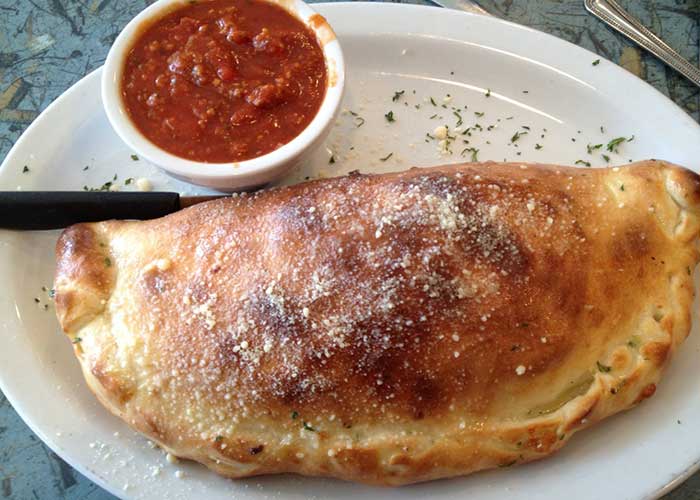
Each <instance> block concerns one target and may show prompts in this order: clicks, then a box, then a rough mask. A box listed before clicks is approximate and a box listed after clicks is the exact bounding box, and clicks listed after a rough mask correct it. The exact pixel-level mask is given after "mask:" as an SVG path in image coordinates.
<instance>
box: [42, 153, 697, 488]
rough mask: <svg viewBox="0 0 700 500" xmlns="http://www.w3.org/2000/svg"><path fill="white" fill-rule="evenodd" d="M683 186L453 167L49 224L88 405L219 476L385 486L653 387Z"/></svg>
mask: <svg viewBox="0 0 700 500" xmlns="http://www.w3.org/2000/svg"><path fill="white" fill-rule="evenodd" d="M699 214H700V181H699V178H698V176H697V175H696V174H694V173H691V172H690V171H688V170H684V169H682V168H679V167H676V166H673V165H670V164H668V163H664V162H660V161H648V162H641V163H636V164H632V165H629V166H625V167H620V168H607V169H575V168H567V167H558V166H549V165H535V164H497V163H483V164H463V165H451V166H444V167H436V168H426V169H412V170H408V171H405V172H401V173H395V174H388V175H361V174H356V175H350V176H347V177H341V178H335V179H327V180H321V181H315V182H309V183H306V184H300V185H296V186H291V187H285V188H281V189H273V190H270V191H263V192H259V193H256V194H253V195H246V196H239V197H233V198H227V199H221V200H217V201H213V202H209V203H205V204H201V205H197V206H194V207H191V208H189V209H186V210H183V211H181V212H179V213H176V214H173V215H170V216H167V217H164V218H162V219H158V220H153V221H148V222H120V221H109V222H102V223H96V224H79V225H76V226H73V227H71V228H69V229H67V230H66V231H65V232H64V233H63V235H62V236H61V238H60V240H59V241H58V244H57V271H56V280H55V288H56V310H57V314H58V319H59V321H60V323H61V326H62V327H63V329H64V330H65V332H66V333H67V334H68V336H69V337H70V338H71V340H72V341H73V342H74V345H75V352H76V355H77V357H78V360H79V361H80V364H81V365H82V368H83V372H84V374H85V378H86V380H87V382H88V384H89V386H90V388H91V389H92V390H93V391H94V392H95V394H96V395H97V397H98V398H99V399H100V401H101V402H102V403H103V404H104V405H105V406H106V407H107V408H108V409H109V410H110V411H112V412H113V413H114V414H116V415H119V416H120V417H121V418H123V419H124V420H125V421H126V422H128V423H129V425H131V426H132V427H133V428H135V429H136V430H138V431H139V432H142V433H143V434H145V435H147V436H148V437H149V438H150V439H153V440H154V441H156V442H157V443H159V444H160V445H161V446H162V447H163V448H164V449H165V450H168V451H169V452H171V453H173V454H175V455H177V456H179V457H186V458H190V459H193V460H197V461H199V462H202V463H203V464H205V465H207V466H208V467H210V468H212V469H214V470H215V471H217V472H219V473H221V474H225V475H227V476H231V477H243V476H250V475H256V474H268V473H277V472H294V473H299V474H306V475H320V476H333V477H339V478H344V479H349V480H354V481H361V482H365V483H374V484H384V485H399V484H404V483H410V482H415V481H424V480H429V479H435V478H441V477H448V476H455V475H461V474H467V473H470V472H473V471H476V470H480V469H485V468H489V467H496V466H508V465H513V464H516V463H521V462H528V461H531V460H536V459H539V458H543V457H545V456H547V455H550V454H552V453H553V452H555V451H556V450H558V449H559V448H561V447H562V446H564V445H565V443H566V442H567V440H568V439H569V438H570V437H571V435H572V434H573V433H574V432H576V431H578V430H580V429H583V428H585V427H586V426H588V425H591V424H593V423H594V422H596V421H598V420H600V419H602V418H604V417H606V416H608V415H611V414H613V413H616V412H619V411H621V410H624V409H626V408H629V407H631V406H633V405H634V404H636V403H638V402H640V401H642V400H643V399H645V398H647V397H649V396H651V395H652V394H653V393H654V391H655V389H656V384H657V383H658V381H659V377H660V375H661V371H662V369H663V367H664V366H665V365H666V363H667V362H668V360H669V357H670V356H671V355H672V353H673V352H674V350H675V349H676V347H677V346H678V345H679V344H680V342H681V341H682V340H683V339H684V338H685V337H686V336H687V334H688V331H689V329H690V307H691V302H692V296H693V286H692V277H691V275H692V273H693V269H694V267H695V265H696V263H697V261H698V250H697V237H698V231H699V229H700V227H699Z"/></svg>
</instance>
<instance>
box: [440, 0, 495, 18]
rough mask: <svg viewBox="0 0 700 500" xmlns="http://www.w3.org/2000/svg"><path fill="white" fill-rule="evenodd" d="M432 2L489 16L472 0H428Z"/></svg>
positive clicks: (447, 7) (448, 7)
mask: <svg viewBox="0 0 700 500" xmlns="http://www.w3.org/2000/svg"><path fill="white" fill-rule="evenodd" d="M430 1H431V2H433V3H434V4H437V5H439V6H440V7H445V8H446V9H455V10H462V11H464V12H470V13H472V14H481V15H482V16H490V15H491V14H489V13H488V12H486V11H485V10H484V9H482V8H481V7H480V6H479V4H477V3H476V2H473V1H472V0H430Z"/></svg>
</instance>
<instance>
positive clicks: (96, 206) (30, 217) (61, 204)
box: [0, 191, 230, 230]
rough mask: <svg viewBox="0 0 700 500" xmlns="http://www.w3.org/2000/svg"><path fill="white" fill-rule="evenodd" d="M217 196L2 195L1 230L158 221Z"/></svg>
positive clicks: (220, 196) (28, 192)
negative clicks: (109, 221) (108, 222)
mask: <svg viewBox="0 0 700 500" xmlns="http://www.w3.org/2000/svg"><path fill="white" fill-rule="evenodd" d="M226 196H230V195H216V196H180V195H179V194H178V193H169V192H145V193H144V192H128V193H126V192H125V193H120V192H104V191H0V229H29V230H37V229H59V228H63V227H67V226H70V225H71V224H76V223H78V222H97V221H102V220H108V219H142V220H145V219H155V218H157V217H162V216H164V215H167V214H170V213H172V212H177V211H178V210H180V209H182V208H186V207H189V206H192V205H195V204H197V203H202V202H204V201H209V200H214V199H217V198H223V197H226Z"/></svg>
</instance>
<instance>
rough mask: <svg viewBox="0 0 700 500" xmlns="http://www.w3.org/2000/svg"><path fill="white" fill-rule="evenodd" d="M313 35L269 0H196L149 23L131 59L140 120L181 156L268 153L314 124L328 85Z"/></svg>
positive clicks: (129, 72)
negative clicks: (199, 0) (313, 121)
mask: <svg viewBox="0 0 700 500" xmlns="http://www.w3.org/2000/svg"><path fill="white" fill-rule="evenodd" d="M326 78H327V75H326V66H325V60H324V58H323V52H322V51H321V48H320V46H319V44H318V42H317V40H316V37H315V35H314V33H313V32H312V31H311V30H310V29H309V28H307V27H306V26H305V25H304V24H303V23H302V22H301V21H299V20H298V19H296V18H295V17H293V16H292V15H291V14H289V13H288V12H287V11H285V10H284V9H283V8H281V7H279V6H277V5H274V4H270V3H267V2H265V1H262V0H211V1H201V2H193V3H192V4H191V5H188V6H186V7H183V8H181V9H178V10H176V11H174V12H171V13H170V14H168V15H166V16H165V17H163V18H162V19H160V20H158V21H156V22H155V23H154V24H152V25H150V26H149V27H148V28H147V29H146V30H145V31H144V32H143V33H142V34H141V36H140V37H139V38H138V39H137V41H136V43H135V44H134V46H133V48H132V49H131V52H130V54H129V55H128V57H127V59H126V65H125V68H124V79H123V82H122V95H123V99H124V102H125V104H126V107H127V110H128V112H129V115H130V116H131V119H132V121H133V122H134V124H135V125H136V127H137V128H138V129H139V130H140V131H141V132H142V133H143V134H144V135H145V136H146V137H148V138H149V139H150V140H151V141H152V142H153V143H155V144H156V145H158V146H159V147H161V148H162V149H165V150H166V151H169V152H171V153H173V154H175V155H177V156H180V157H183V158H188V159H191V160H196V161H205V162H214V163H223V162H229V161H241V160H247V159H250V158H255V157H257V156H260V155H263V154H265V153H269V152H270V151H273V150H275V149H277V148H279V147H280V146H282V145H284V144H286V143H287V142H289V141H290V140H292V139H293V138H294V137H296V136H297V135H299V133H300V132H301V131H302V130H303V129H304V128H305V127H306V126H307V125H308V124H309V122H311V120H312V119H313V117H314V116H315V115H316V112H317V111H318V109H319V107H320V105H321V101H322V100H323V97H324V95H325V92H326Z"/></svg>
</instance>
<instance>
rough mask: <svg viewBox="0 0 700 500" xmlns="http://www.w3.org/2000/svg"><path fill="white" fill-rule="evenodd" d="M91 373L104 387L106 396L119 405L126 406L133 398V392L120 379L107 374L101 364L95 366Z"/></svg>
mask: <svg viewBox="0 0 700 500" xmlns="http://www.w3.org/2000/svg"><path fill="white" fill-rule="evenodd" d="M90 373H92V375H93V376H94V377H95V378H96V379H97V380H98V381H99V382H100V385H102V387H104V389H105V391H106V394H108V395H109V397H110V398H112V399H114V400H115V401H116V402H118V403H119V405H124V404H126V403H127V402H128V401H129V400H131V398H132V397H133V395H134V394H133V390H131V389H128V388H126V387H125V386H124V385H123V384H122V383H121V380H120V379H119V378H117V377H114V376H113V375H111V374H109V373H106V372H105V371H104V370H103V369H102V366H101V365H100V364H95V365H93V367H92V369H91V370H90Z"/></svg>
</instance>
